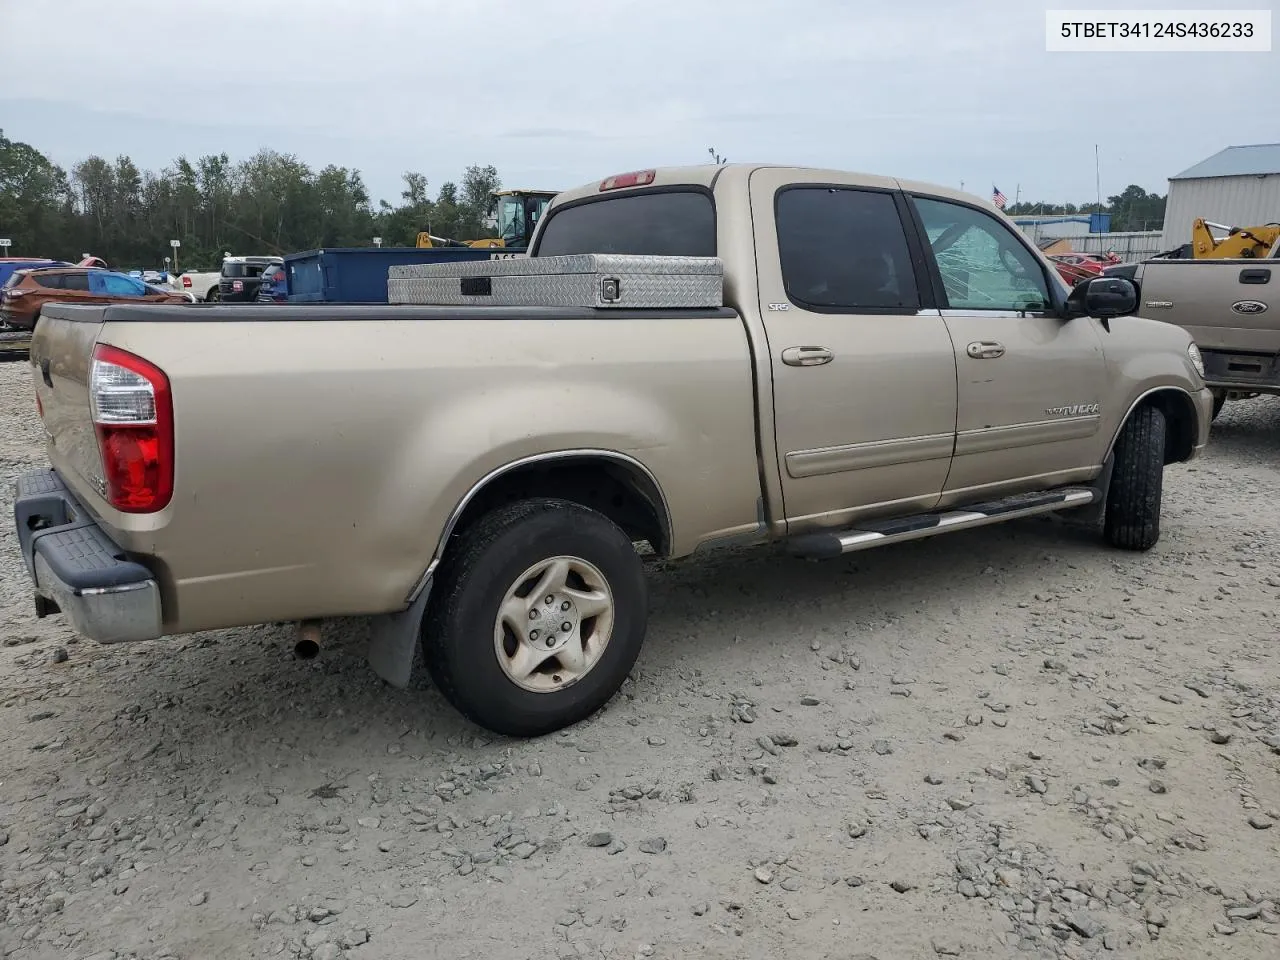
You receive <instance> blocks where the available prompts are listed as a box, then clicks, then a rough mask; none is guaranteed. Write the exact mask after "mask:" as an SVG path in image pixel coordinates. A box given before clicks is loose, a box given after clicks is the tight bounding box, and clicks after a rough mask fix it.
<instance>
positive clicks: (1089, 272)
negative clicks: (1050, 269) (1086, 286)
mask: <svg viewBox="0 0 1280 960" xmlns="http://www.w3.org/2000/svg"><path fill="white" fill-rule="evenodd" d="M1049 259H1050V260H1052V261H1053V265H1054V266H1055V267H1057V269H1058V275H1059V276H1061V277H1062V279H1063V280H1065V281H1066V282H1067V286H1070V287H1074V286H1075V285H1076V284H1077V283H1079V282H1080V281H1081V280H1087V279H1092V278H1093V277H1100V276H1102V269H1103V267H1107V266H1110V265H1111V264H1112V263H1113V262H1117V263H1118V262H1119V258H1116V260H1115V261H1112V260H1108V259H1107V258H1106V256H1105V255H1103V254H1100V253H1055V254H1053V255H1052V256H1050V257H1049Z"/></svg>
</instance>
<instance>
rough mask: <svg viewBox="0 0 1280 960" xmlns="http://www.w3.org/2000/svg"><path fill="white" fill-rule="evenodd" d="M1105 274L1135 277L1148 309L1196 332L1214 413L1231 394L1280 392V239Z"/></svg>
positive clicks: (1113, 269) (1146, 311)
mask: <svg viewBox="0 0 1280 960" xmlns="http://www.w3.org/2000/svg"><path fill="white" fill-rule="evenodd" d="M1104 273H1105V274H1106V275H1108V276H1118V277H1124V278H1127V279H1130V280H1133V281H1134V282H1135V283H1136V284H1137V285H1138V287H1139V288H1140V291H1141V304H1140V309H1141V311H1142V312H1143V313H1144V314H1146V315H1147V316H1150V317H1153V318H1155V319H1157V320H1164V321H1166V322H1168V323H1173V324H1177V325H1178V326H1180V327H1182V328H1183V329H1184V330H1186V331H1187V332H1188V333H1189V334H1191V337H1192V339H1193V340H1195V342H1196V346H1197V347H1198V348H1199V349H1200V353H1201V355H1202V357H1203V360H1204V366H1205V381H1206V382H1207V383H1208V384H1209V387H1210V389H1211V390H1212V391H1213V416H1214V417H1215V418H1216V417H1217V416H1218V413H1219V412H1220V411H1221V410H1222V406H1223V404H1224V403H1226V402H1227V401H1228V400H1239V399H1246V398H1249V397H1254V396H1258V395H1260V394H1273V395H1280V296H1277V291H1278V290H1280V242H1277V243H1275V244H1274V245H1273V246H1272V247H1271V250H1270V252H1269V253H1268V254H1267V256H1266V257H1251V258H1243V257H1241V258H1239V259H1230V260H1213V259H1209V260H1194V259H1176V258H1168V259H1165V258H1156V259H1152V260H1146V261H1144V262H1142V263H1139V264H1124V265H1120V266H1115V267H1108V268H1107V269H1106V270H1105V271H1104Z"/></svg>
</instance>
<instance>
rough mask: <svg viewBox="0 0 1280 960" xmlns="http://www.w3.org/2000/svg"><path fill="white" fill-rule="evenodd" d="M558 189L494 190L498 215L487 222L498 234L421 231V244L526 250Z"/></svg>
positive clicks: (495, 207)
mask: <svg viewBox="0 0 1280 960" xmlns="http://www.w3.org/2000/svg"><path fill="white" fill-rule="evenodd" d="M556 193H557V191H555V190H498V191H496V192H494V193H493V195H492V196H493V200H494V216H493V220H492V222H491V223H490V224H487V226H491V227H492V228H493V230H494V231H495V232H496V233H497V234H498V235H497V236H496V237H485V238H484V239H481V240H447V239H445V238H444V237H437V236H436V235H435V234H433V233H430V232H429V231H424V232H423V233H420V234H418V242H417V244H416V246H418V247H482V248H485V247H504V248H516V249H519V250H524V249H525V248H527V247H528V246H529V240H530V238H531V237H532V236H533V230H534V227H536V226H537V225H538V221H539V220H540V219H541V218H542V213H543V211H544V210H546V209H547V204H549V203H550V202H551V201H552V199H554V197H555V195H556Z"/></svg>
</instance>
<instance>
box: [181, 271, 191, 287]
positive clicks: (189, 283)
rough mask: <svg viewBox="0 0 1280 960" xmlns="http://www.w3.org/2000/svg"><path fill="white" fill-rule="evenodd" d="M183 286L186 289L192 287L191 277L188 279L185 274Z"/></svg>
mask: <svg viewBox="0 0 1280 960" xmlns="http://www.w3.org/2000/svg"><path fill="white" fill-rule="evenodd" d="M182 285H183V286H184V287H190V286H191V278H190V277H188V276H187V275H186V274H185V273H184V274H183V275H182Z"/></svg>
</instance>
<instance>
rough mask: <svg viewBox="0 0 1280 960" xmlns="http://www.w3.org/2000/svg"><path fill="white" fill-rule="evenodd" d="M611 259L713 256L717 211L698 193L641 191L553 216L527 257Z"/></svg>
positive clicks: (576, 205)
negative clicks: (582, 255)
mask: <svg viewBox="0 0 1280 960" xmlns="http://www.w3.org/2000/svg"><path fill="white" fill-rule="evenodd" d="M580 253H615V254H629V255H637V256H652V257H714V256H716V209H715V204H714V203H713V202H712V200H711V194H710V193H709V192H708V191H707V190H704V189H701V188H694V187H689V188H678V189H665V188H659V189H655V190H646V191H642V192H636V193H628V194H619V195H617V196H612V197H605V198H601V199H599V200H596V199H592V200H587V201H579V202H577V203H573V204H567V205H565V206H563V207H561V208H559V209H558V210H555V211H553V212H552V213H551V214H550V215H549V216H548V219H547V221H546V225H545V226H544V227H543V229H542V234H541V236H540V237H539V238H538V242H537V246H536V248H535V249H534V250H533V251H532V253H531V255H532V256H537V257H563V256H570V255H572V254H580Z"/></svg>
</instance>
